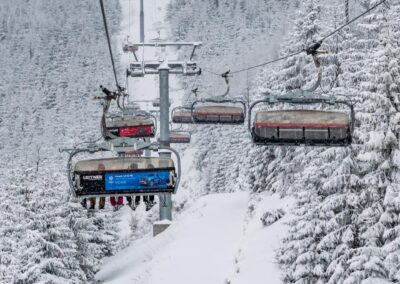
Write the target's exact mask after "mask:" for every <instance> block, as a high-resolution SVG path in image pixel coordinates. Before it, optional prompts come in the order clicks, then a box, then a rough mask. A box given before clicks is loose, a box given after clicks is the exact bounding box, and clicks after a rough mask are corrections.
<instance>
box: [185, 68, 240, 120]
mask: <svg viewBox="0 0 400 284" xmlns="http://www.w3.org/2000/svg"><path fill="white" fill-rule="evenodd" d="M229 72H230V71H227V72H225V73H223V74H222V75H221V77H222V78H224V79H225V83H226V91H225V93H224V94H223V95H221V96H217V97H213V98H209V99H200V100H195V101H194V102H193V103H192V106H191V115H192V118H193V122H194V123H203V124H243V123H244V120H245V117H246V103H245V102H244V101H243V100H241V99H235V98H230V97H229V96H228V95H229V91H230V86H229V80H228V77H229V76H230V74H229ZM194 93H195V94H196V93H197V89H196V91H195V92H194ZM238 105H239V106H238Z"/></svg>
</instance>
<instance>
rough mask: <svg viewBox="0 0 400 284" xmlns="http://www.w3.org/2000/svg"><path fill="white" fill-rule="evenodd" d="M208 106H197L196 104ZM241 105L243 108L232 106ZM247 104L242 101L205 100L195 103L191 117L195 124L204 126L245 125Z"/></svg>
mask: <svg viewBox="0 0 400 284" xmlns="http://www.w3.org/2000/svg"><path fill="white" fill-rule="evenodd" d="M199 103H202V104H207V105H201V106H196V104H199ZM209 103H211V105H209ZM232 104H241V105H242V106H241V107H237V106H232ZM245 110H246V104H245V103H244V102H243V101H241V100H230V99H228V100H226V99H219V100H218V99H205V100H198V101H195V102H193V104H192V108H191V115H192V117H193V121H194V123H202V124H243V123H244V120H245V116H246V115H245Z"/></svg>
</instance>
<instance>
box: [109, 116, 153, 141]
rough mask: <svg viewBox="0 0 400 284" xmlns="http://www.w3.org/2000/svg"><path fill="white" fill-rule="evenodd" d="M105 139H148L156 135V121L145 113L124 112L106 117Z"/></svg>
mask: <svg viewBox="0 0 400 284" xmlns="http://www.w3.org/2000/svg"><path fill="white" fill-rule="evenodd" d="M104 117H105V118H104V120H105V121H104V126H103V128H104V131H103V136H104V138H105V139H107V140H108V139H114V138H118V137H129V138H148V137H154V136H155V133H156V128H157V125H156V119H155V117H154V115H152V114H150V113H147V112H144V111H132V110H130V111H122V112H117V113H107V114H105V115H104Z"/></svg>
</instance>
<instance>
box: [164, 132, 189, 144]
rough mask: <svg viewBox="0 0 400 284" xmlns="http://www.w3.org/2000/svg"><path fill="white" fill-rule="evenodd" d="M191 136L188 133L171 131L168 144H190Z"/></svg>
mask: <svg viewBox="0 0 400 284" xmlns="http://www.w3.org/2000/svg"><path fill="white" fill-rule="evenodd" d="M190 139H191V134H190V132H188V131H183V130H171V131H170V133H169V142H170V143H179V144H185V143H190Z"/></svg>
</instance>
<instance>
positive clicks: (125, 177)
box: [105, 171, 170, 191]
mask: <svg viewBox="0 0 400 284" xmlns="http://www.w3.org/2000/svg"><path fill="white" fill-rule="evenodd" d="M169 175H170V172H169V171H148V172H133V173H106V174H105V185H106V191H113V190H115V191H117V190H132V191H134V190H149V189H167V188H168V183H169Z"/></svg>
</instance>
